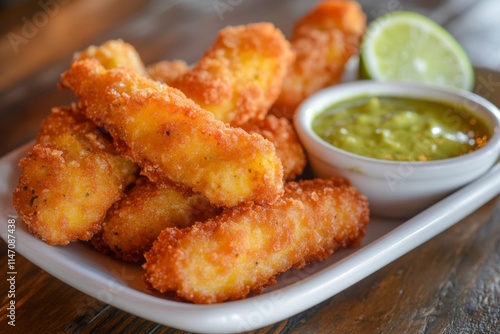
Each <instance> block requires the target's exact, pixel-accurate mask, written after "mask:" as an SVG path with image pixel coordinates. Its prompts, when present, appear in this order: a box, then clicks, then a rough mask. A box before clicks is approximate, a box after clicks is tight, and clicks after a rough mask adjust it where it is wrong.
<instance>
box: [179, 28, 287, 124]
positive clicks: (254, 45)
mask: <svg viewBox="0 0 500 334" xmlns="http://www.w3.org/2000/svg"><path fill="white" fill-rule="evenodd" d="M292 60H293V55H292V52H291V50H290V45H289V43H288V41H287V40H286V39H285V37H284V36H283V34H282V32H281V31H280V30H278V29H277V28H275V27H274V26H273V25H272V24H271V23H254V24H248V25H244V26H237V27H227V28H224V29H222V30H221V31H220V32H219V34H218V36H217V39H216V41H215V43H214V44H213V45H212V47H211V48H210V49H208V50H207V51H206V52H205V54H204V55H203V57H202V58H201V59H200V61H199V62H198V63H197V64H196V65H195V66H194V68H193V69H191V70H189V71H188V72H186V73H185V74H184V75H182V76H180V77H179V78H178V79H177V80H176V81H174V82H173V83H172V86H174V87H176V88H179V89H180V90H181V91H183V92H184V93H185V94H186V95H187V96H188V97H189V98H191V99H193V100H194V101H195V102H196V103H198V104H199V105H200V106H202V107H203V108H204V109H206V110H208V111H211V112H213V113H214V115H215V118H216V119H218V120H221V121H223V122H227V123H231V124H232V125H233V126H238V125H241V124H243V123H245V122H247V121H249V120H251V119H262V118H263V117H264V115H266V114H267V112H268V111H269V109H270V107H271V106H272V104H273V103H274V101H276V98H277V97H278V95H279V93H280V90H281V86H282V84H283V78H284V77H285V75H286V71H287V68H288V66H289V65H290V64H291V61H292Z"/></svg>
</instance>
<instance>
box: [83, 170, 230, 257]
mask: <svg viewBox="0 0 500 334" xmlns="http://www.w3.org/2000/svg"><path fill="white" fill-rule="evenodd" d="M219 211H220V209H217V208H216V207H214V206H213V205H211V204H210V203H209V202H208V200H207V199H206V198H204V197H203V196H201V195H197V194H195V195H186V194H184V193H181V192H179V191H177V190H176V189H175V188H170V187H160V186H158V185H157V184H155V183H152V182H151V181H149V180H148V179H147V178H145V177H141V178H139V179H138V180H137V181H136V183H135V184H134V185H133V186H132V187H131V188H130V189H128V190H127V191H126V192H125V195H124V196H123V198H122V199H120V200H119V201H118V202H116V203H115V204H114V205H113V207H112V208H111V209H110V210H109V211H108V213H107V215H106V218H105V219H104V222H103V224H102V229H101V231H100V232H99V233H98V234H96V235H94V237H93V238H92V240H91V243H92V245H94V246H95V248H96V249H97V250H98V251H99V252H101V253H103V254H109V255H111V256H113V257H115V258H117V259H119V260H123V261H126V262H143V261H144V256H143V254H144V253H145V252H146V251H148V250H149V249H150V248H151V246H152V245H153V242H154V241H155V240H156V238H157V237H158V235H159V234H160V232H161V231H162V230H163V229H164V228H166V227H178V228H183V227H188V226H190V225H192V224H193V223H194V222H196V221H204V220H206V219H208V218H212V217H214V216H215V215H216V214H217V213H218V212H219Z"/></svg>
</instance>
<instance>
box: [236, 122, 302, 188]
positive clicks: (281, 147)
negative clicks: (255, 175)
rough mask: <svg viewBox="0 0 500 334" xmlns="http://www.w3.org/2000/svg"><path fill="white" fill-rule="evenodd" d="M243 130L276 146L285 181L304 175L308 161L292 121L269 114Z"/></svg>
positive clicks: (250, 123) (243, 127)
mask: <svg viewBox="0 0 500 334" xmlns="http://www.w3.org/2000/svg"><path fill="white" fill-rule="evenodd" d="M241 128H242V129H243V130H245V131H247V132H250V133H253V132H255V133H258V134H260V135H262V137H264V138H266V139H267V140H269V141H270V142H271V143H273V144H274V147H276V154H277V155H278V157H279V158H280V160H281V163H282V164H283V179H284V180H286V181H290V180H294V179H295V178H296V177H297V176H299V175H300V174H302V172H303V171H304V168H305V166H306V163H307V159H306V155H305V152H304V149H303V147H302V144H301V143H300V141H299V138H298V137H297V134H296V133H295V128H294V127H293V124H292V123H291V122H290V120H288V119H287V118H284V117H277V116H274V115H271V114H269V115H267V116H266V117H265V118H264V119H263V120H257V121H254V122H249V123H245V124H243V125H242V126H241Z"/></svg>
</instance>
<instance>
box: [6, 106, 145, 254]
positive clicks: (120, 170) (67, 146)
mask: <svg viewBox="0 0 500 334" xmlns="http://www.w3.org/2000/svg"><path fill="white" fill-rule="evenodd" d="M19 165H20V167H21V176H20V179H19V183H18V186H17V187H16V189H15V191H14V194H13V204H14V207H15V208H16V210H17V213H18V214H19V217H20V218H21V219H23V220H24V222H25V223H26V227H27V228H28V230H29V231H30V232H31V233H33V234H34V235H36V236H37V237H39V238H40V239H42V240H44V241H45V242H47V243H48V244H51V245H66V244H68V243H70V242H72V241H76V240H89V239H90V238H91V237H92V236H93V234H94V233H96V232H97V231H98V230H99V229H100V227H101V223H102V220H103V219H104V217H105V215H106V212H107V210H108V209H109V208H110V207H111V206H112V204H113V203H114V202H115V201H117V200H118V199H119V198H120V197H121V196H122V193H123V191H124V189H125V187H126V186H127V185H128V184H130V183H131V182H133V180H134V179H135V174H136V172H137V170H138V168H137V165H136V164H134V163H132V162H131V161H129V160H128V159H125V158H123V157H121V156H120V155H118V153H117V152H116V151H115V148H114V147H113V145H112V144H111V140H110V138H108V137H107V135H106V134H104V133H103V132H102V131H101V130H100V129H98V128H97V126H95V125H94V124H93V123H92V122H90V121H89V120H87V119H86V118H85V117H83V116H82V115H81V114H79V113H78V112H74V111H73V110H71V109H69V108H55V109H54V110H53V112H52V113H51V114H50V115H49V116H48V117H47V118H46V119H45V120H44V121H43V123H42V127H41V131H40V134H39V135H38V137H37V141H36V145H35V146H34V147H33V149H32V150H31V151H30V152H29V154H28V156H27V157H25V158H23V159H22V160H21V161H20V163H19Z"/></svg>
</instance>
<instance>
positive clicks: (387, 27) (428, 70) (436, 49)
mask: <svg viewBox="0 0 500 334" xmlns="http://www.w3.org/2000/svg"><path fill="white" fill-rule="evenodd" d="M359 70H360V71H359V73H360V77H361V78H362V79H374V80H402V81H412V82H420V83H428V84H435V85H440V86H447V87H455V88H460V89H466V90H472V88H473V86H474V70H473V67H472V65H471V63H470V60H469V58H468V57H467V54H466V53H465V51H464V50H463V49H462V47H461V46H460V44H459V43H458V42H457V41H456V40H455V38H454V37H453V36H452V35H451V34H450V33H449V32H448V31H446V30H445V29H444V28H443V27H441V26H440V25H438V24H437V23H435V22H434V21H432V20H430V19H428V18H427V17H425V16H423V15H420V14H417V13H413V12H404V11H402V12H392V13H389V14H386V15H384V16H381V17H380V18H378V19H376V20H375V21H373V22H372V23H370V25H369V26H368V28H367V31H366V34H365V36H364V38H363V42H362V44H361V50H360V69H359Z"/></svg>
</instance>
